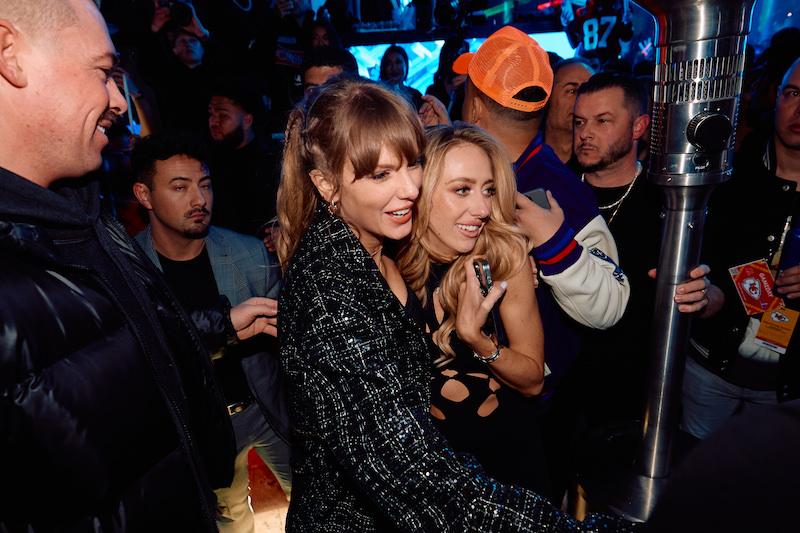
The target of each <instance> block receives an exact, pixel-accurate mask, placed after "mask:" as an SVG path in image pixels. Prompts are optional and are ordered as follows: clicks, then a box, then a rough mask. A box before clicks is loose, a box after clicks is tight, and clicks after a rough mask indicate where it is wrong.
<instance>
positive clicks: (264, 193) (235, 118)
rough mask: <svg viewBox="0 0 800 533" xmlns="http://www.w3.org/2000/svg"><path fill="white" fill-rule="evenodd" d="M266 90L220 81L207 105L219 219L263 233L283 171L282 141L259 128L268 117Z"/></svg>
mask: <svg viewBox="0 0 800 533" xmlns="http://www.w3.org/2000/svg"><path fill="white" fill-rule="evenodd" d="M263 115H264V113H263V105H262V103H261V95H260V94H258V93H257V92H256V91H254V90H252V89H250V88H249V87H248V86H247V85H246V84H245V83H244V82H241V83H237V82H230V83H226V84H220V85H218V86H217V87H215V88H214V89H213V91H212V96H211V101H210V103H209V105H208V129H209V133H210V135H211V139H212V141H213V143H214V146H213V150H212V152H211V158H210V168H211V175H212V176H214V195H215V198H216V208H215V209H214V219H213V222H214V225H215V226H221V227H224V228H228V229H231V230H233V231H236V232H238V233H244V234H245V235H253V236H262V232H263V230H264V228H265V225H266V224H267V223H268V222H269V221H270V220H271V219H272V218H273V217H274V216H275V201H276V196H277V194H278V181H279V176H280V169H279V162H278V154H279V151H280V150H279V147H278V146H277V145H276V144H275V143H274V142H272V140H271V139H269V138H266V136H262V135H261V134H259V132H258V128H257V124H258V122H259V120H260V119H263Z"/></svg>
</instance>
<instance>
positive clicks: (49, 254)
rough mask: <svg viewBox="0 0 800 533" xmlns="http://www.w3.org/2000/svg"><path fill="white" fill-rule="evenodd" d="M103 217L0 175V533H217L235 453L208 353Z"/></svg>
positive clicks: (73, 194) (77, 192) (82, 200)
mask: <svg viewBox="0 0 800 533" xmlns="http://www.w3.org/2000/svg"><path fill="white" fill-rule="evenodd" d="M97 204H98V202H97V194H96V188H94V187H93V186H91V184H89V185H86V186H81V184H79V183H76V182H72V183H67V184H65V186H64V187H62V188H60V189H58V190H47V189H43V188H41V187H38V186H36V185H34V184H33V183H31V182H29V181H27V180H24V179H22V178H20V177H18V176H16V175H14V174H12V173H9V172H7V171H5V170H3V169H0V531H30V530H33V531H103V532H108V531H214V530H215V529H216V526H215V522H214V496H213V493H212V492H211V488H212V487H219V486H225V485H227V484H229V483H230V476H231V469H232V464H233V460H232V457H233V454H234V441H233V436H232V433H231V430H230V422H229V420H228V417H227V414H226V413H225V412H224V411H223V408H222V401H221V396H220V395H219V392H218V391H217V388H216V385H215V383H214V380H213V378H212V373H211V368H210V360H209V357H208V353H207V351H206V350H205V348H204V347H203V345H202V343H201V340H200V336H199V335H198V334H197V331H196V330H195V329H194V327H193V326H192V325H191V323H190V321H189V320H188V318H187V317H186V315H185V314H184V313H183V312H182V311H181V310H180V309H179V308H178V307H177V304H175V303H174V300H173V299H172V298H171V297H170V295H169V292H168V290H167V289H166V287H165V285H164V284H163V282H162V281H161V279H160V277H159V276H158V274H157V273H156V272H155V271H154V269H153V268H152V266H151V265H150V263H149V262H148V261H147V259H146V258H144V256H143V255H141V253H140V251H139V250H138V248H137V247H136V245H135V244H134V243H133V241H132V240H131V239H129V238H128V236H127V235H126V234H125V232H124V231H123V230H122V228H121V226H119V225H118V224H117V223H116V222H115V221H113V220H110V219H108V218H105V217H101V216H99V215H98V214H97V213H98V207H97ZM87 212H88V213H90V214H89V215H87ZM207 323H208V324H209V326H211V327H212V328H211V329H214V328H216V331H208V332H204V333H206V334H208V335H207V337H208V336H209V335H211V336H213V335H212V334H216V335H217V337H219V338H220V339H223V338H224V330H223V329H222V328H221V326H220V325H221V322H220V321H208V322H207Z"/></svg>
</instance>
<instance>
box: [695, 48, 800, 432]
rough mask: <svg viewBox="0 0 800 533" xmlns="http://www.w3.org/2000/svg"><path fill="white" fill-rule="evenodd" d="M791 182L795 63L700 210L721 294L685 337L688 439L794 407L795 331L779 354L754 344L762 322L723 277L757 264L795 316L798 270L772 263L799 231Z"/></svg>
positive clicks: (797, 127) (797, 98)
mask: <svg viewBox="0 0 800 533" xmlns="http://www.w3.org/2000/svg"><path fill="white" fill-rule="evenodd" d="M798 182H800V59H798V60H796V61H795V62H794V63H793V64H792V65H791V66H790V67H789V69H788V70H787V72H786V73H785V75H784V77H783V79H782V81H781V84H780V86H779V87H778V94H777V98H776V100H775V114H774V120H773V123H772V125H771V127H770V129H769V130H768V131H766V132H764V131H762V132H758V131H756V132H753V133H752V134H751V135H749V136H748V137H746V138H745V139H744V140H743V141H742V146H741V148H740V149H739V151H738V152H737V153H736V155H735V156H734V160H733V175H732V177H731V179H730V181H728V182H727V183H724V184H723V185H721V186H720V187H718V188H717V190H716V191H714V194H713V196H712V197H711V201H710V203H709V208H708V223H707V224H706V232H705V235H706V236H705V238H704V248H705V249H704V251H703V256H704V260H705V261H707V262H708V263H709V264H710V265H711V267H712V272H714V273H715V274H716V277H715V279H714V283H715V284H717V285H719V286H720V288H721V289H722V291H723V293H724V294H725V305H724V306H723V307H722V309H721V311H720V312H719V313H718V314H717V315H716V316H714V317H713V318H712V319H710V320H707V321H706V320H704V321H702V323H700V324H695V326H694V329H693V330H692V339H691V342H690V347H689V356H690V357H687V361H686V371H685V374H684V382H683V418H682V421H681V425H682V427H683V429H684V430H685V431H687V432H688V433H690V434H691V435H693V436H694V437H697V438H700V439H705V438H706V437H708V436H709V435H710V434H711V433H712V432H713V431H715V430H716V429H717V428H718V427H720V426H721V425H722V424H723V423H724V422H725V421H726V420H727V419H728V418H730V417H731V416H732V415H733V414H734V413H737V412H740V411H741V412H745V413H747V412H748V411H753V412H755V413H757V412H758V410H759V409H761V408H763V406H764V405H771V404H775V403H777V402H785V401H787V400H792V399H795V398H800V359H799V357H800V346H798V340H797V339H798V334H797V330H796V328H795V330H794V333H793V335H792V336H791V338H790V339H789V342H788V345H787V346H784V347H783V348H785V353H780V352H779V351H777V350H773V349H771V348H767V347H766V346H764V345H763V344H760V343H758V342H756V336H757V335H758V332H759V331H760V328H761V323H762V322H763V316H762V314H761V313H756V314H753V313H752V312H751V313H750V315H748V313H747V312H746V311H745V307H744V306H743V305H742V302H741V301H740V297H739V294H738V293H737V290H736V286H735V285H734V282H733V279H732V278H731V276H729V275H728V269H729V268H731V267H736V266H738V265H742V264H745V263H750V262H752V261H757V260H759V259H763V260H766V262H767V263H768V264H769V266H770V267H771V268H772V269H773V272H774V271H775V270H779V272H778V275H777V279H776V280H775V287H774V288H775V295H776V296H779V297H781V298H783V299H784V301H785V303H786V305H787V307H789V308H791V309H798V300H797V298H798V297H800V265H794V264H788V265H786V264H784V265H782V269H778V267H779V265H781V256H782V255H787V254H784V253H783V252H784V248H785V247H786V243H787V242H789V241H790V240H791V233H792V231H790V228H796V227H798V222H800V193H799V192H798V189H797V184H798ZM780 270H782V271H780ZM742 285H743V284H742ZM762 292H763V291H762ZM764 314H766V313H764Z"/></svg>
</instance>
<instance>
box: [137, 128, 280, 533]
mask: <svg viewBox="0 0 800 533" xmlns="http://www.w3.org/2000/svg"><path fill="white" fill-rule="evenodd" d="M132 164H133V171H134V175H135V179H136V183H135V184H134V186H133V192H134V195H135V196H136V199H137V200H138V201H139V203H140V204H141V205H142V207H144V208H145V209H147V212H148V216H149V219H150V225H149V226H148V227H147V229H145V231H143V232H142V233H140V234H139V235H138V236H137V237H136V239H137V240H138V241H139V244H141V246H142V247H143V248H144V250H145V253H146V254H147V256H148V257H149V258H150V259H151V260H152V262H153V263H154V264H155V265H156V266H157V267H158V268H159V269H160V270H161V271H162V272H163V273H164V277H165V278H166V280H167V284H168V285H169V286H170V288H171V289H172V291H173V292H174V294H175V296H176V297H177V299H178V301H179V302H180V303H181V304H182V305H183V306H184V308H185V309H186V310H187V311H188V312H189V313H190V314H191V316H192V317H193V318H194V317H195V316H196V313H198V312H202V311H204V310H206V309H213V308H215V307H218V306H223V307H226V306H227V307H229V306H230V305H231V304H233V305H234V308H233V309H234V310H236V309H238V308H240V307H244V308H246V307H248V306H251V305H253V304H262V305H263V304H266V305H268V306H269V312H268V315H269V317H270V319H269V320H270V324H271V327H270V328H269V330H268V331H267V333H268V334H269V335H271V336H272V337H273V339H271V341H270V339H268V338H263V337H264V336H261V338H254V339H251V340H249V341H248V342H243V343H238V344H236V345H231V346H227V347H226V348H225V349H223V350H221V351H219V352H217V353H216V354H214V356H212V358H213V360H214V361H213V363H214V374H215V375H216V377H217V381H218V382H219V383H220V385H221V387H222V395H223V396H224V398H225V403H226V405H227V410H228V414H229V415H230V417H231V423H232V424H233V428H234V432H235V434H236V447H237V453H238V455H237V457H236V461H235V472H234V478H233V483H232V484H231V486H230V487H228V488H225V489H220V490H217V491H216V492H217V500H218V512H219V516H218V521H219V523H218V525H219V527H220V529H221V530H222V531H253V527H254V523H253V515H252V510H251V509H250V507H249V505H248V502H247V497H248V469H247V455H248V452H249V451H250V449H252V448H255V449H256V451H257V452H258V453H259V455H260V456H261V457H262V459H264V462H265V463H266V464H267V465H268V466H269V467H270V468H271V469H272V471H273V472H274V473H275V476H276V477H277V478H278V480H279V482H280V483H281V486H282V487H283V489H284V491H285V492H286V493H287V495H288V494H289V493H290V485H291V474H290V469H289V447H288V445H287V437H288V433H287V415H286V412H285V405H284V402H283V398H282V383H281V379H280V369H279V367H278V365H277V356H276V355H274V354H275V353H276V350H275V342H274V337H275V336H276V335H277V331H276V329H275V324H276V320H277V312H278V303H277V302H276V301H275V298H277V296H278V292H279V291H280V270H279V267H278V263H277V261H275V260H274V258H272V257H271V256H270V255H269V254H268V253H267V251H266V249H265V248H264V246H263V245H262V243H261V242H260V241H258V239H255V238H253V237H248V236H245V235H240V234H237V233H234V232H232V231H228V230H225V229H221V228H216V227H214V226H211V225H210V224H209V222H210V220H211V212H212V207H213V203H214V193H213V191H212V187H211V177H210V176H209V173H208V169H207V166H206V164H205V163H204V162H203V148H202V146H201V145H199V144H197V143H196V142H194V141H193V140H192V139H191V138H188V137H185V136H181V135H179V134H175V133H166V134H161V135H159V134H155V135H151V136H150V137H146V138H144V139H142V140H141V141H140V142H139V143H137V145H136V147H135V149H134V151H133V155H132ZM221 296H222V297H221Z"/></svg>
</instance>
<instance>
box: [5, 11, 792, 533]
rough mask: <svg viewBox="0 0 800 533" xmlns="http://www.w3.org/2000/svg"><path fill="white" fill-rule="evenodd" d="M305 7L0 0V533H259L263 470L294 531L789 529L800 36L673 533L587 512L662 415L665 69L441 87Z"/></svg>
mask: <svg viewBox="0 0 800 533" xmlns="http://www.w3.org/2000/svg"><path fill="white" fill-rule="evenodd" d="M104 4H105V3H104ZM328 4H330V6H329V7H330V8H331V10H333V9H334V7H335V6H334V4H336V2H327V3H326V5H328ZM610 4H614V5H615V6H616V5H617V4H618V2H616V3H615V2H611V3H610ZM305 7H306V4H305V3H304V2H291V1H284V0H279V1H277V2H275V3H274V5H272V4H270V3H267V2H263V3H258V2H249V3H246V4H240V3H239V2H233V4H232V5H222V3H218V2H210V1H209V2H202V1H199V0H197V1H195V2H193V3H192V2H188V3H183V2H176V3H172V2H160V1H146V2H145V1H134V2H130V3H127V4H126V6H125V7H121V6H120V5H114V6H111V7H109V6H104V9H103V11H101V10H100V9H99V8H98V7H97V6H96V5H95V3H94V2H92V1H91V0H5V1H4V2H2V3H1V4H0V116H1V117H2V119H0V139H2V142H0V251H1V252H2V254H1V256H2V258H3V261H2V262H1V263H0V326H2V327H0V368H2V372H0V452H2V453H0V472H2V477H1V478H0V531H9V532H14V531H32V532H37V531H101V532H116V531H216V530H219V531H231V532H234V531H235V532H240V531H241V532H252V531H254V527H255V525H254V517H253V513H252V509H251V506H250V503H249V479H248V457H249V455H250V452H251V451H252V450H255V451H256V452H257V453H258V455H259V456H260V457H261V458H262V459H263V461H264V462H265V463H266V464H267V466H268V467H269V468H270V469H271V470H272V472H273V473H274V474H275V477H276V478H277V480H278V482H279V484H280V487H281V488H282V489H283V491H284V492H285V494H286V496H287V498H288V499H290V505H289V511H288V517H287V523H286V529H287V531H292V532H308V531H328V532H334V531H337V532H338V531H436V532H438V531H458V532H461V531H619V532H625V531H633V530H637V529H640V528H644V529H645V530H652V531H710V530H714V529H715V528H716V527H718V526H720V525H721V524H725V527H724V528H725V530H730V531H757V530H773V529H774V530H781V531H782V530H783V529H781V528H782V527H790V526H789V524H793V523H794V518H793V517H792V516H791V509H792V506H791V504H790V502H793V501H794V498H795V497H796V496H797V495H798V492H800V491H798V490H797V482H796V480H795V479H794V478H795V477H796V472H797V468H798V467H800V464H798V459H797V457H796V453H795V452H794V449H795V448H796V444H797V443H798V441H800V431H798V428H800V423H799V422H800V421H798V416H800V404H799V403H798V401H795V400H796V398H798V397H800V362H798V361H800V360H798V357H800V354H798V353H797V351H798V348H797V342H798V341H796V339H795V337H794V335H793V329H792V328H793V327H794V325H796V323H797V321H798V316H800V315H799V314H798V312H797V307H798V306H797V304H796V299H797V298H799V297H800V264H796V263H797V258H794V259H793V260H792V261H787V257H789V256H790V253H789V249H790V246H793V244H792V243H793V239H794V238H795V236H797V238H798V239H800V217H798V216H797V212H798V207H799V206H798V198H799V197H800V196H799V195H798V191H797V183H798V182H800V46H797V43H799V42H800V30H797V31H794V30H784V31H782V32H780V33H779V34H777V35H776V36H775V38H774V39H773V43H772V45H771V46H770V47H769V48H767V49H766V51H764V52H763V53H762V54H761V55H759V56H758V57H755V56H751V58H750V61H749V62H748V63H747V64H746V72H745V77H744V81H745V83H744V86H745V88H744V94H743V102H744V106H743V107H744V112H743V113H742V116H741V117H740V120H739V123H738V132H739V133H740V134H741V135H742V136H744V138H737V150H736V154H735V156H734V159H733V173H732V178H731V179H730V181H729V182H727V183H725V184H723V185H722V186H720V187H719V189H718V190H717V191H716V192H715V193H714V194H713V196H712V198H711V203H710V207H709V213H708V224H707V228H706V237H705V241H704V243H705V246H704V248H703V251H702V261H703V264H701V265H696V266H693V268H692V269H691V270H689V271H688V272H686V275H685V282H683V283H682V284H679V285H678V286H677V287H676V290H675V296H674V298H675V301H676V302H677V303H678V304H679V306H678V309H679V311H680V312H682V313H687V314H690V315H692V316H693V317H694V320H693V330H692V337H691V340H690V345H689V346H688V347H687V353H686V367H685V377H684V380H683V390H682V394H681V397H680V398H675V401H680V402H681V405H682V419H681V424H680V435H681V438H680V439H679V441H680V444H681V446H680V447H679V450H678V452H679V453H676V454H675V457H676V459H675V463H676V467H677V468H678V470H677V473H676V475H675V476H674V478H673V479H672V480H671V481H670V483H669V484H668V485H667V488H666V490H665V492H664V496H663V499H662V501H660V502H659V505H658V506H657V507H656V510H655V512H654V513H653V516H652V519H651V520H650V521H649V522H648V523H647V524H644V525H642V524H635V523H632V522H628V521H626V520H624V519H622V518H619V517H617V516H615V515H614V514H612V513H609V512H607V510H605V509H603V507H602V506H601V505H599V504H595V506H594V507H593V508H591V509H590V511H592V512H589V513H588V514H584V513H581V515H580V516H578V517H577V518H576V516H574V504H575V502H576V498H575V494H574V491H573V489H575V487H577V486H578V485H581V486H583V487H584V488H587V490H588V487H596V486H603V484H604V483H605V484H609V483H612V482H614V481H619V479H620V478H619V476H620V475H621V474H623V473H625V472H626V468H627V467H628V466H630V461H631V459H632V458H633V457H634V455H635V454H634V451H635V445H636V443H637V439H638V437H639V434H640V431H641V427H642V424H643V420H642V417H643V415H644V412H645V397H646V392H647V385H648V383H647V379H646V374H647V368H648V364H649V358H648V350H649V346H650V336H651V332H652V330H651V328H652V317H653V315H654V309H653V301H654V295H655V279H656V277H657V274H658V273H657V272H656V270H655V267H656V265H657V263H658V256H659V249H660V242H661V240H662V235H661V220H662V218H663V217H662V213H661V211H662V204H663V199H662V196H661V192H660V191H659V189H658V187H656V186H655V185H653V184H652V183H651V182H650V181H649V180H648V178H647V173H648V162H647V158H648V142H647V139H648V135H649V127H650V107H651V99H650V95H651V93H652V90H651V88H652V83H653V81H652V77H649V78H648V77H647V76H644V77H642V76H637V75H636V74H634V72H632V69H631V68H625V65H624V64H622V63H620V62H617V61H609V62H605V63H603V62H599V61H598V59H597V57H598V56H597V51H596V50H595V52H594V54H583V55H584V56H586V57H581V56H576V57H575V58H568V59H561V58H558V57H556V56H554V54H552V53H548V51H546V50H545V49H543V48H542V47H541V46H540V45H539V44H538V43H537V42H536V41H535V40H534V39H532V38H531V37H530V36H528V35H527V34H525V33H524V32H522V31H520V30H519V29H516V28H515V27H513V26H505V27H502V28H500V29H499V30H497V31H495V32H494V33H493V34H491V35H490V36H489V37H488V38H487V39H486V40H485V42H483V44H481V45H480V47H479V48H478V49H477V50H474V51H473V52H470V51H469V47H468V45H467V43H466V42H465V41H464V39H463V38H462V36H460V35H454V36H453V37H452V38H450V39H448V40H447V41H446V43H445V46H444V47H443V48H442V54H441V58H440V65H439V69H438V70H437V73H436V76H435V78H434V84H433V85H431V87H430V88H429V89H428V90H427V91H426V92H427V93H428V94H425V95H423V94H421V93H420V92H419V91H417V90H416V89H414V88H412V87H409V86H407V85H405V81H406V79H407V77H408V74H409V59H408V55H407V53H406V51H405V50H404V48H402V47H400V46H396V45H394V46H390V47H389V48H388V49H387V51H386V53H385V54H384V57H383V59H382V61H381V64H380V76H379V77H380V79H379V80H368V79H365V78H362V77H360V76H359V75H358V65H357V63H356V60H355V58H354V57H353V55H352V54H351V53H350V52H349V51H348V50H347V49H346V48H343V46H342V43H341V41H340V39H339V37H338V36H337V35H336V30H335V29H334V25H333V24H332V23H331V22H330V21H329V20H327V19H325V18H318V19H317V20H315V19H314V14H313V12H308V11H306V10H305V9H304V8H305ZM570 9H572V8H570ZM615 9H617V11H620V12H622V11H621V10H622V8H621V7H619V6H617V7H616V8H615ZM570 13H572V15H571V17H572V18H570V16H567V15H565V16H564V17H566V18H565V19H564V23H565V26H569V28H571V30H570V31H572V32H573V33H574V32H575V31H577V30H576V28H578V26H576V24H575V22H574V21H575V20H578V19H580V20H583V19H585V18H586V11H585V10H576V11H574V12H572V11H571V12H570ZM334 14H336V16H335V17H334V18H336V17H338V16H341V14H340V13H339V12H338V11H333V12H332V13H331V15H334ZM576 17H577V18H576ZM581 17H583V18H581ZM562 18H563V17H562ZM108 23H110V24H109V25H110V27H111V29H112V31H111V32H110V33H109V31H108V28H109V25H107V24H108ZM630 30H631V21H630V15H629V13H628V12H627V8H626V9H625V10H624V16H622V19H621V21H620V25H619V28H618V31H617V33H615V34H614V39H617V40H620V41H625V40H626V39H630V33H631V31H630ZM573 40H574V41H575V42H576V46H577V45H578V44H581V46H578V52H579V53H581V54H582V53H583V51H584V50H583V49H584V48H591V49H593V50H594V49H595V48H597V46H596V45H597V44H598V43H597V42H594V41H592V40H591V39H588V40H587V39H583V38H580V39H579V38H577V37H576V38H573ZM612 44H613V43H612ZM617 44H618V43H617ZM604 46H605V45H604ZM617 48H618V46H617V45H616V44H613V46H610V47H609V49H610V50H611V52H608V53H611V54H612V55H617V54H618V52H619V51H618V50H617ZM117 50H119V51H120V52H121V53H120V54H118V53H117ZM606 52H607V51H606ZM606 52H603V53H606ZM274 132H280V134H277V135H276V134H274ZM784 252H785V253H784ZM782 258H783V259H782ZM748 269H750V270H748ZM759 269H760V270H759ZM742 272H756V273H757V274H753V275H752V276H751V277H753V279H756V280H765V279H766V280H767V281H768V282H767V283H763V281H762V285H758V286H757V288H758V290H759V293H758V295H755V291H754V290H752V289H753V287H754V285H753V284H752V283H750V284H749V285H748V282H747V280H744V275H742V274H741V273H742ZM758 273H760V274H758ZM761 275H763V276H764V277H759V276H761ZM754 276H755V277H754ZM770 276H774V281H773V280H772V278H771V277H770ZM743 280H744V281H743ZM748 291H750V292H749V294H748ZM762 293H763V294H768V295H770V298H769V299H767V298H766V296H764V297H762V296H761V294H762ZM748 298H750V300H748ZM751 300H753V301H755V303H753V301H751ZM759 302H764V305H762V306H761V308H759V307H758V305H759ZM775 313H778V315H780V316H781V317H785V318H786V320H785V321H782V322H788V325H784V326H781V327H783V328H784V329H783V330H782V331H783V335H782V336H778V337H776V336H775V335H774V334H773V335H772V336H769V335H768V334H767V333H765V331H766V329H769V327H770V326H768V325H767V324H768V323H771V322H770V321H771V320H772V321H775V320H777V319H775V318H774V316H775ZM778 321H779V322H780V320H778ZM773 331H774V330H773ZM765 338H766V339H767V340H768V342H767V341H765V340H764V339H765ZM733 441H735V445H732V444H731V443H732V442H733ZM755 458H757V459H758V460H756V459H755ZM609 477H611V478H613V479H608V478H609ZM43 485H47V487H48V488H47V493H48V494H52V495H53V497H47V496H44V495H43V494H42V491H43V488H42V486H43ZM726 485H736V486H737V487H738V489H739V490H738V491H737V494H736V495H734V496H731V495H730V494H729V493H728V491H725V490H723V489H724V488H725V487H726ZM723 493H724V494H723ZM592 496H593V494H592V493H591V491H589V500H590V503H592ZM594 496H595V501H596V502H600V501H602V500H603V497H604V496H605V495H596V494H595V495H594ZM722 514H724V518H721V515H722ZM765 524H766V526H765Z"/></svg>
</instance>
